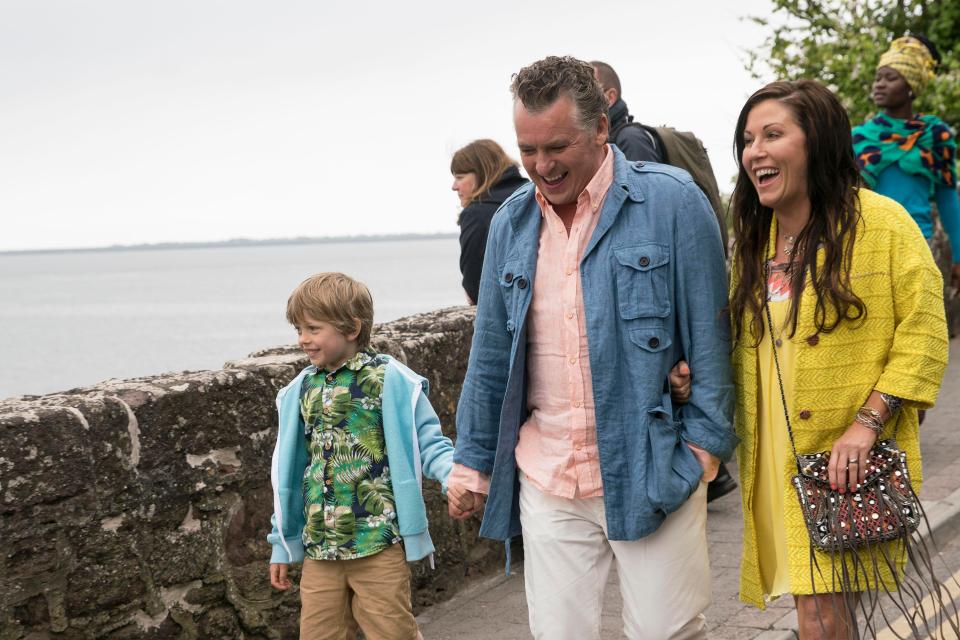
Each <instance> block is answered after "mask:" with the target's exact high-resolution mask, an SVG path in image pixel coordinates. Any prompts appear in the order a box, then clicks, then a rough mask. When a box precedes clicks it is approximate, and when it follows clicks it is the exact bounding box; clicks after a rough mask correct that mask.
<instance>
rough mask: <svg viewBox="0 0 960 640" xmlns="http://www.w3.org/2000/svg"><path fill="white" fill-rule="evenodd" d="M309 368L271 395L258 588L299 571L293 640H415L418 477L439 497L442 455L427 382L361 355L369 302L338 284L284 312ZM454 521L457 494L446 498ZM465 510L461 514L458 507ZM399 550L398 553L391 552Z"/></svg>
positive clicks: (422, 533)
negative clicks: (268, 487) (264, 550)
mask: <svg viewBox="0 0 960 640" xmlns="http://www.w3.org/2000/svg"><path fill="white" fill-rule="evenodd" d="M287 320H288V321H289V322H290V323H291V324H292V325H293V326H294V327H296V329H297V336H298V343H299V345H300V348H302V349H303V351H304V352H305V353H306V354H307V357H308V358H309V359H310V363H311V364H310V366H308V367H307V368H306V369H304V370H303V371H301V372H300V374H299V375H298V376H297V377H296V378H294V379H293V381H292V382H291V383H290V384H288V385H287V386H286V387H284V388H283V389H281V390H280V393H279V394H278V395H277V409H278V411H279V415H280V426H279V430H278V433H277V445H276V448H275V449H274V452H273V465H272V468H271V480H272V483H273V506H274V514H273V518H272V522H273V531H272V532H271V533H270V535H268V536H267V540H268V541H269V542H270V544H272V545H273V555H272V557H271V559H270V584H272V585H273V586H274V587H276V588H277V589H288V588H290V586H291V583H290V580H289V579H288V577H287V569H288V566H289V564H290V563H291V562H300V561H301V560H302V561H303V572H302V576H301V580H300V597H301V602H302V608H301V613H300V637H301V638H303V639H305V640H306V639H310V640H314V639H321V638H323V639H327V638H329V639H331V640H333V639H336V640H343V639H346V638H349V639H350V640H353V638H352V637H351V636H350V635H349V634H350V633H353V635H356V633H355V629H356V627H355V624H354V620H355V621H356V623H357V624H359V626H360V628H361V629H362V630H363V633H364V635H365V636H366V637H367V638H368V640H381V639H383V640H388V639H389V640H394V639H396V640H414V639H415V638H418V637H419V633H418V631H417V625H416V622H415V621H414V618H413V612H412V607H411V600H410V570H409V568H408V567H407V561H413V560H419V559H421V558H424V557H426V556H431V563H432V553H433V550H434V547H433V543H432V541H431V540H430V534H429V532H428V530H427V516H426V508H425V506H424V503H423V495H422V493H421V488H420V487H421V479H422V475H426V476H427V477H430V478H433V479H435V480H439V481H440V482H441V483H442V485H443V489H444V491H446V480H447V475H448V474H449V473H450V469H451V466H452V464H453V446H452V445H451V443H450V440H449V439H447V438H446V437H444V436H443V434H442V433H441V431H440V421H439V420H438V418H437V414H436V412H435V411H434V410H433V407H432V406H430V401H429V400H428V399H427V381H426V380H425V379H424V378H422V377H420V376H418V375H417V374H415V373H414V372H412V371H411V370H410V369H408V368H407V367H405V366H404V365H402V364H400V363H399V362H397V361H396V360H394V359H392V358H391V357H389V356H387V355H383V354H378V353H374V352H373V351H371V350H370V349H369V347H370V332H371V329H372V327H373V300H372V298H371V297H370V292H369V291H368V290H367V287H366V286H364V285H363V284H362V283H360V282H357V281H356V280H353V279H352V278H349V277H348V276H345V275H343V274H341V273H321V274H317V275H315V276H312V277H310V278H307V279H306V280H304V281H303V282H302V283H300V286H298V287H297V288H296V290H294V292H293V294H291V296H290V299H289V300H288V301H287ZM448 497H449V499H450V500H451V502H452V503H453V504H454V505H455V506H456V507H457V508H458V509H460V510H468V509H470V508H471V507H472V501H470V500H469V494H467V495H466V496H453V495H450V496H448ZM467 502H470V504H467ZM401 542H402V544H399V543H401Z"/></svg>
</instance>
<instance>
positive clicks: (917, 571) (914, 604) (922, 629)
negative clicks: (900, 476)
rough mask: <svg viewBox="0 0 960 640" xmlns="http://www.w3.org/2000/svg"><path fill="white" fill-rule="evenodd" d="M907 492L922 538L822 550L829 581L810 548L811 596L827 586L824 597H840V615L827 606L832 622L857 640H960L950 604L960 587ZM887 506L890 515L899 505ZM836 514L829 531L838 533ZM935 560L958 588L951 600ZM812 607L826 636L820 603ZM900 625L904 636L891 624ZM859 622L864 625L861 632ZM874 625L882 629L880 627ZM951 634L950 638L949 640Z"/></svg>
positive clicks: (906, 535)
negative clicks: (887, 635) (886, 638)
mask: <svg viewBox="0 0 960 640" xmlns="http://www.w3.org/2000/svg"><path fill="white" fill-rule="evenodd" d="M910 491H911V494H912V495H913V498H914V503H913V504H914V505H915V506H918V507H919V509H920V516H921V522H922V523H924V524H925V525H926V532H925V534H924V533H921V531H920V528H918V529H917V531H914V532H911V531H909V530H908V529H906V527H901V531H900V534H901V535H900V537H899V538H898V539H896V540H891V541H888V542H879V543H871V544H866V545H864V544H862V543H861V544H860V545H859V546H856V547H854V546H853V545H852V544H850V542H849V541H844V540H842V539H839V540H838V541H837V542H836V543H835V544H834V545H832V546H831V548H830V549H829V550H827V549H824V550H822V552H824V553H828V554H829V558H830V567H829V568H828V569H827V571H828V572H829V579H828V577H827V576H825V575H824V570H823V569H822V568H821V567H820V561H819V560H818V558H817V553H816V551H815V547H814V545H813V543H812V542H811V543H810V584H811V587H812V589H813V595H814V596H816V595H826V593H822V594H818V593H817V584H818V583H819V584H822V585H829V591H828V592H829V593H834V594H838V595H839V596H840V601H841V602H842V609H843V610H840V609H841V607H840V606H838V604H837V603H836V602H835V601H834V602H832V603H831V607H832V609H833V614H834V618H835V619H836V620H845V622H846V624H847V625H848V627H849V630H850V632H851V634H852V635H851V637H852V638H855V639H856V640H860V639H861V638H872V639H874V640H876V638H877V634H878V632H879V631H881V630H883V629H887V630H889V631H890V632H891V633H892V634H893V635H894V636H895V637H896V638H898V639H899V640H909V639H915V638H916V639H918V638H929V639H932V640H937V639H942V640H947V639H949V640H957V639H960V612H958V609H957V606H956V604H955V603H954V602H953V598H954V596H960V583H958V582H957V580H956V578H955V577H954V576H953V575H952V574H951V573H950V571H949V569H948V568H947V566H946V563H945V562H944V561H943V558H942V556H940V553H939V550H938V549H937V545H936V542H935V541H934V539H933V531H932V529H931V528H930V521H929V520H928V518H927V513H926V510H925V509H924V508H923V505H922V503H921V502H920V500H919V498H918V497H917V495H916V493H914V492H913V488H912V487H911V488H910ZM888 506H889V508H891V509H894V508H897V506H898V505H896V504H894V503H893V501H891V503H890V504H889V505H888ZM838 513H839V509H835V510H832V511H831V516H833V517H834V521H832V522H831V525H832V526H831V529H832V530H834V531H839V530H840V522H838V521H837V518H836V516H837V514H838ZM848 513H849V511H848ZM852 524H853V523H852V522H850V523H848V525H852ZM928 541H929V545H928ZM931 547H932V550H933V553H931ZM891 551H893V553H891ZM864 556H866V558H864ZM934 557H936V558H937V559H938V560H939V563H940V564H942V565H943V569H944V570H946V571H947V575H949V576H950V578H949V581H950V582H951V583H952V584H953V585H954V586H956V590H955V591H954V592H953V593H952V594H951V592H950V591H949V590H948V589H947V587H946V585H945V584H944V583H943V582H942V581H941V580H940V579H939V578H938V577H937V574H936V570H935V569H934ZM884 570H886V572H889V575H890V577H891V578H892V582H893V584H892V585H890V584H888V582H889V581H890V579H888V578H886V577H885V576H884V575H882V573H883V572H884ZM817 578H819V581H818V580H817ZM885 601H886V602H890V603H892V604H893V605H894V608H895V610H896V611H898V612H899V617H897V618H895V619H893V620H891V619H890V616H889V615H888V612H887V611H885V610H884V607H883V606H882V605H883V604H884V602H885ZM815 604H816V607H817V614H818V617H820V619H821V629H822V630H823V631H824V632H826V630H825V629H823V622H822V620H823V617H822V616H821V615H820V602H819V600H816V601H815ZM900 620H903V621H904V622H905V624H906V625H907V626H908V627H909V632H908V635H906V636H904V635H901V634H900V633H899V632H898V631H897V630H896V629H895V628H894V624H895V623H897V622H899V621H900ZM858 621H862V623H863V628H862V631H861V627H860V625H859V624H858ZM878 622H881V623H882V624H880V626H879V627H878V626H877V623H878ZM941 632H943V633H941ZM951 632H952V635H948V634H950V633H951Z"/></svg>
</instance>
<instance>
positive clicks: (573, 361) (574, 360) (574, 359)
mask: <svg viewBox="0 0 960 640" xmlns="http://www.w3.org/2000/svg"><path fill="white" fill-rule="evenodd" d="M570 364H577V359H576V358H574V357H573V356H570Z"/></svg>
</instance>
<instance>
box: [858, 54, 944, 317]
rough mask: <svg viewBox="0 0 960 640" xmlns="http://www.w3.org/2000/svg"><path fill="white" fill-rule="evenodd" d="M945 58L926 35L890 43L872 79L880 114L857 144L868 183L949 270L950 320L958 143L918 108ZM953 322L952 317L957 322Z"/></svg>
mask: <svg viewBox="0 0 960 640" xmlns="http://www.w3.org/2000/svg"><path fill="white" fill-rule="evenodd" d="M939 60H940V55H939V53H938V52H937V49H936V47H935V46H934V45H933V43H931V42H930V41H928V40H926V38H923V37H918V36H905V37H902V38H897V39H896V40H894V41H893V42H892V43H891V45H890V48H889V49H888V50H887V52H886V53H884V54H883V55H882V56H880V62H879V64H878V65H877V74H876V77H875V79H874V81H873V101H874V104H876V105H877V107H878V108H879V109H880V113H879V114H877V116H875V117H874V118H873V119H871V120H869V121H867V122H865V123H864V124H862V125H860V126H858V127H854V129H853V147H854V151H855V152H856V156H857V163H858V164H859V166H860V173H861V175H862V177H863V179H864V181H865V182H866V183H867V185H868V186H869V187H870V188H871V189H873V190H874V191H876V192H877V193H880V194H883V195H885V196H887V197H889V198H893V199H894V200H896V201H897V202H899V203H900V204H901V205H903V207H904V208H905V209H906V210H907V211H908V212H909V213H910V215H911V217H912V218H913V219H914V220H915V221H916V222H917V224H918V225H919V226H920V231H921V232H923V236H924V238H926V239H927V244H928V245H929V246H930V249H931V251H932V252H933V255H934V259H935V260H936V262H937V265H938V266H939V267H940V270H941V273H942V274H943V279H944V284H945V285H946V287H945V290H944V295H945V300H946V301H947V303H948V304H947V314H948V321H950V320H951V318H950V304H949V301H950V295H949V294H950V289H951V288H957V287H960V199H958V197H957V154H956V150H957V145H956V141H955V139H954V135H953V131H951V129H950V127H949V126H948V125H947V123H945V122H944V121H943V120H941V119H940V118H938V117H937V116H935V115H931V114H925V115H924V114H917V113H916V112H914V109H913V102H914V100H915V99H916V98H917V97H918V96H919V95H920V94H922V93H923V91H924V89H925V88H926V86H927V83H928V82H929V81H930V80H931V79H932V78H933V75H934V73H933V72H934V68H935V67H936V65H937V63H938V62H939ZM931 202H936V205H937V211H938V212H939V216H940V222H941V223H942V225H943V229H944V231H945V232H946V235H947V238H949V243H948V241H947V238H944V237H943V234H942V233H938V230H937V229H936V228H935V224H934V219H933V215H932V206H931ZM951 253H952V259H951ZM955 321H956V319H953V322H949V324H950V326H951V327H955V326H956V325H955V324H954V322H955Z"/></svg>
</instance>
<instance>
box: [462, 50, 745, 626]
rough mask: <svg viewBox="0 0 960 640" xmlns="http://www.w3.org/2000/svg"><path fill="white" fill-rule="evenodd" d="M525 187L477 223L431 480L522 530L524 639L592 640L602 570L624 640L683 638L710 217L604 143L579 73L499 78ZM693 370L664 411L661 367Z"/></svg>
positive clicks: (725, 408) (591, 87)
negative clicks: (480, 232)
mask: <svg viewBox="0 0 960 640" xmlns="http://www.w3.org/2000/svg"><path fill="white" fill-rule="evenodd" d="M512 91H513V96H514V126H515V129H516V133H517V144H518V146H519V148H520V156H521V160H522V162H523V165H524V169H525V170H526V171H527V174H528V175H529V176H530V179H531V180H532V184H531V185H528V186H526V187H522V188H520V189H519V190H518V191H517V192H516V193H514V195H513V196H511V197H510V198H509V199H508V200H507V201H506V202H504V203H503V205H502V206H501V207H500V210H499V211H498V212H497V214H496V216H495V217H494V219H493V222H492V224H491V227H490V234H489V239H488V244H487V252H486V258H485V260H484V265H483V272H482V274H481V278H480V303H479V306H478V307H477V316H476V324H475V328H474V334H473V346H472V350H471V353H470V360H469V363H468V367H467V374H466V379H465V380H464V384H463V391H462V394H461V396H460V403H459V406H458V410H457V432H458V438H457V444H456V451H455V454H454V461H455V463H456V464H455V465H454V470H453V472H452V473H451V475H450V477H449V480H448V485H449V486H453V487H457V488H458V489H465V490H469V491H471V492H473V493H474V498H475V499H474V508H473V509H471V510H469V511H466V512H460V511H457V510H456V508H454V507H451V515H453V516H454V517H466V516H467V515H469V514H470V513H473V512H474V511H476V510H477V509H479V507H480V505H481V504H482V503H483V496H484V495H486V496H487V506H486V509H485V512H484V518H483V524H482V526H481V529H480V533H481V535H483V536H485V537H488V538H494V539H499V540H507V541H508V544H509V539H510V538H512V537H514V536H517V535H520V534H521V533H522V535H523V541H524V558H525V561H524V565H525V566H524V576H525V583H526V593H527V604H528V607H529V613H530V628H531V630H532V632H533V635H534V637H536V638H550V639H551V640H556V639H558V638H559V639H563V638H570V639H574V638H575V639H577V640H581V639H584V638H599V637H600V636H599V633H600V611H601V606H602V602H603V589H604V586H605V584H606V581H607V576H608V574H609V570H610V567H611V565H612V564H613V563H614V562H616V564H617V570H618V571H617V572H618V575H619V579H620V590H621V593H622V595H623V602H624V606H623V623H624V632H625V634H626V635H627V637H629V638H650V639H655V640H663V639H664V638H702V637H704V630H703V625H704V619H703V613H702V612H703V610H704V609H705V608H706V607H707V605H708V604H709V602H710V576H709V562H708V559H707V546H706V532H705V523H706V501H705V500H706V484H705V482H706V481H709V480H710V479H711V478H712V477H713V475H714V474H715V473H716V469H717V465H718V462H719V459H720V458H726V457H728V456H729V455H730V454H731V452H732V450H733V447H734V446H735V444H736V436H734V434H733V431H732V429H731V422H730V419H731V413H732V404H733V394H732V391H733V390H732V386H731V380H730V363H729V353H730V331H729V326H728V321H727V317H726V315H725V314H724V313H723V309H724V308H725V306H726V304H727V299H726V292H727V286H726V277H725V269H724V254H723V246H722V243H721V240H720V231H719V228H718V226H717V222H716V218H715V217H714V214H713V212H712V210H711V209H710V205H709V204H708V202H707V199H706V198H705V197H704V195H703V193H702V192H701V191H700V189H699V188H698V187H697V186H696V184H694V182H693V181H692V179H691V178H690V176H689V175H688V174H687V173H686V172H684V171H682V170H679V169H676V168H673V167H669V166H665V165H660V164H645V163H642V162H639V163H631V162H628V161H627V160H626V159H625V158H624V156H623V154H622V153H621V152H620V151H619V150H617V149H616V147H613V146H610V145H608V144H607V133H608V125H609V121H608V115H607V104H606V101H605V100H604V98H603V94H602V92H601V89H600V86H599V85H598V84H597V81H596V79H595V77H594V72H593V68H592V67H591V66H590V65H589V64H588V63H586V62H583V61H580V60H576V59H574V58H570V57H562V58H560V57H548V58H545V59H544V60H540V61H538V62H535V63H533V64H531V65H530V66H528V67H525V68H523V69H521V70H520V72H519V73H517V74H516V75H515V76H514V78H513V84H512ZM681 356H684V357H686V359H687V360H688V362H690V366H691V367H692V368H695V369H696V370H697V376H696V378H695V379H693V380H692V382H691V390H690V395H689V401H688V402H687V403H686V404H684V405H682V406H678V407H677V408H674V407H673V405H672V402H671V398H670V390H669V384H668V372H669V370H670V367H671V366H672V365H673V364H674V363H676V362H677V361H678V360H679V359H680V358H681Z"/></svg>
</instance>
